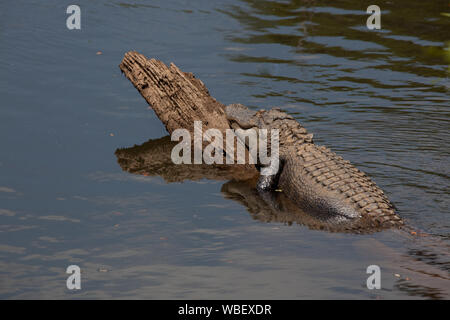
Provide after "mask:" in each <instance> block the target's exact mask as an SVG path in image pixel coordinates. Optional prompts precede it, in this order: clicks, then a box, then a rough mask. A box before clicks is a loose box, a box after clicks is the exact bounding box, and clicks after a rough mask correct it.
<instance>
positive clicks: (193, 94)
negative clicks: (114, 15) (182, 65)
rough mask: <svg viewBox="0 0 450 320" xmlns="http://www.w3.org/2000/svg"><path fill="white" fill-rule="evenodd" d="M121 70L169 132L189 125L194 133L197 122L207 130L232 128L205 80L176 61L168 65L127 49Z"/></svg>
mask: <svg viewBox="0 0 450 320" xmlns="http://www.w3.org/2000/svg"><path fill="white" fill-rule="evenodd" d="M119 67H120V69H121V70H122V72H123V73H124V74H125V76H126V77H127V78H128V79H129V80H130V81H131V83H133V85H134V86H135V87H136V89H137V90H138V91H139V92H140V94H141V95H142V97H144V99H145V100H146V101H147V102H148V104H149V105H150V106H151V107H152V109H153V110H154V111H155V113H156V115H157V116H158V118H159V119H160V120H161V121H162V123H163V124H164V126H165V127H166V129H167V131H168V132H169V133H170V134H171V133H172V132H173V131H174V130H175V129H179V128H185V129H188V130H189V131H190V132H192V133H193V124H194V121H197V120H198V121H202V122H203V131H206V130H207V129H219V130H220V131H222V132H223V133H224V132H225V129H229V125H228V121H227V119H226V116H225V112H224V105H223V104H221V103H220V102H218V101H217V100H216V99H214V98H213V97H211V95H210V94H209V92H208V89H207V88H206V87H205V85H204V84H203V82H202V81H201V80H199V79H196V78H195V76H194V75H193V74H192V73H186V72H183V71H181V70H180V69H179V68H178V67H177V66H176V65H175V64H173V63H171V64H170V66H169V67H167V66H166V65H165V64H164V63H163V62H161V61H159V60H156V59H147V58H146V57H145V56H144V55H142V54H140V53H138V52H133V51H130V52H127V53H126V54H125V56H124V58H123V60H122V63H121V64H120V66H119Z"/></svg>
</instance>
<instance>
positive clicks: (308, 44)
mask: <svg viewBox="0 0 450 320" xmlns="http://www.w3.org/2000/svg"><path fill="white" fill-rule="evenodd" d="M370 4H372V3H370V2H365V1H344V0H341V1H328V2H327V1H259V0H258V1H256V0H254V1H239V0H226V1H220V2H219V1H217V2H214V1H206V0H201V1H195V2H193V1H182V0H177V1H146V2H139V1H106V0H104V1H95V2H93V1H79V5H80V7H81V10H82V29H81V30H79V31H77V30H72V31H71V30H68V29H67V28H66V22H65V20H66V18H67V15H66V13H65V12H66V4H65V3H63V2H61V1H56V0H49V1H2V2H1V4H0V93H1V97H2V103H1V107H0V146H1V149H2V153H1V157H0V221H1V225H0V298H9V299H11V298H63V299H66V298H152V299H161V298H170V299H178V298H179V299H188V298H219V299H220V298H234V299H240V298H253V299H279V298H286V299H297V298H339V299H343V298H351V299H393V298H408V299H409V298H419V299H423V298H441V299H442V298H447V299H448V298H449V297H450V280H449V279H450V276H449V273H448V272H449V269H450V268H449V262H450V259H449V254H448V252H449V251H448V249H447V248H448V245H449V236H450V220H449V212H450V210H449V209H450V197H449V193H450V189H449V176H450V170H449V167H450V165H449V160H448V159H449V155H450V148H449V143H448V142H449V141H450V134H449V130H448V128H449V115H450V111H449V106H450V103H449V94H448V88H449V82H448V73H447V70H448V61H446V59H445V48H446V46H447V44H446V41H449V40H450V38H449V21H450V18H448V17H445V16H444V15H442V14H441V13H443V12H448V11H449V7H448V3H447V2H446V1H418V0H417V1H416V0H413V1H411V0H410V1H395V3H394V2H393V1H378V2H377V4H378V5H379V6H380V7H381V10H382V18H381V19H382V20H381V23H382V28H381V30H373V31H370V30H368V29H367V28H366V26H365V24H366V19H367V17H368V15H367V14H366V13H365V11H366V8H367V6H369V5H370ZM129 50H137V51H139V52H141V53H143V54H145V55H146V56H147V57H155V58H158V59H160V60H162V61H164V62H165V63H169V62H174V63H176V64H177V65H178V66H179V67H180V68H181V69H182V70H184V71H190V72H193V73H194V74H195V75H196V76H197V77H198V78H200V79H202V80H203V82H204V83H205V84H206V85H207V87H208V88H209V89H210V92H211V94H212V95H213V96H214V97H215V98H216V99H218V100H219V101H221V102H223V103H225V104H228V103H233V102H240V103H243V104H246V105H249V106H250V107H252V108H271V107H273V106H278V107H281V108H283V109H284V110H286V111H287V112H289V113H290V114H292V115H294V116H295V117H296V118H297V119H298V120H299V121H300V122H301V123H302V124H303V125H304V126H305V127H306V128H307V129H308V131H310V132H313V133H314V134H315V141H316V142H317V143H319V144H323V145H326V146H328V147H331V148H332V149H333V151H335V152H337V153H339V154H340V155H342V156H343V157H344V158H346V159H348V160H350V161H352V162H353V163H354V164H355V165H357V166H358V167H359V168H360V169H362V170H363V171H365V172H367V173H368V174H369V175H370V176H371V177H373V179H374V180H375V181H376V182H377V184H378V185H379V186H381V187H382V188H383V190H385V192H386V193H387V194H388V196H389V198H390V199H391V200H392V201H393V202H394V203H395V205H396V206H397V207H398V210H399V214H400V215H401V216H402V217H403V218H404V219H405V220H406V221H407V223H408V224H409V225H411V226H414V227H415V228H418V229H420V230H423V231H424V232H426V233H428V234H429V235H430V237H428V238H431V239H432V240H429V239H428V238H427V239H425V238H422V237H414V236H408V235H406V234H404V233H401V232H396V231H392V230H387V231H383V232H378V233H375V234H366V235H355V234H344V233H330V232H325V231H318V230H312V229H310V228H308V227H307V226H302V225H296V224H292V225H289V224H285V223H281V222H277V221H272V222H266V221H265V220H264V219H258V218H257V216H255V215H254V214H251V212H249V208H248V207H247V206H246V205H244V204H243V203H242V202H239V201H236V199H233V198H232V197H231V198H230V197H229V196H227V194H226V192H224V190H225V189H226V188H228V187H230V186H232V185H230V184H228V185H227V187H224V184H226V183H228V182H227V181H219V180H211V179H206V178H205V179H196V180H193V181H192V180H189V179H187V180H184V181H183V182H173V183H167V181H166V180H164V177H160V176H158V175H154V176H145V175H139V174H130V173H128V172H126V171H123V170H122V168H121V166H120V165H119V163H118V159H117V157H116V155H115V151H116V149H118V148H122V147H132V146H133V145H135V144H136V145H141V144H143V143H144V142H146V141H147V140H149V139H157V138H160V137H163V136H165V135H166V134H167V133H166V132H165V130H164V127H163V125H162V124H161V122H160V121H159V120H158V119H157V117H156V116H155V114H154V113H153V111H151V110H148V109H147V107H148V106H147V104H146V102H145V101H144V100H143V99H142V97H141V96H140V95H139V94H138V92H137V91H136V89H135V88H134V87H133V86H132V85H131V83H129V81H128V80H127V79H125V78H124V77H123V76H122V75H121V73H120V70H119V68H118V64H119V63H120V61H121V59H122V57H123V55H124V53H125V52H127V51H129ZM99 51H100V52H101V53H102V54H97V52H99ZM250 211H251V210H250ZM71 264H77V265H79V266H80V267H81V269H82V290H80V291H76V292H71V291H69V290H67V289H66V284H65V281H66V277H67V274H66V273H65V269H66V267H67V266H68V265H71ZM371 264H376V265H379V266H380V267H381V270H382V289H381V290H376V291H370V290H368V289H367V288H366V278H367V276H368V275H367V274H366V268H367V266H368V265H371Z"/></svg>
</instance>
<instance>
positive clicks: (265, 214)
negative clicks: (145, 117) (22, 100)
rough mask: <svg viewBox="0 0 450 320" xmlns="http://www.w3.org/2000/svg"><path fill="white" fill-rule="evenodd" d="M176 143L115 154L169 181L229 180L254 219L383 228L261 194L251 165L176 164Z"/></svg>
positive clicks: (124, 164)
mask: <svg viewBox="0 0 450 320" xmlns="http://www.w3.org/2000/svg"><path fill="white" fill-rule="evenodd" d="M176 143H177V142H173V141H171V140H170V137H169V136H166V137H163V138H160V139H155V140H149V141H147V142H145V143H144V144H142V145H139V146H134V147H131V148H123V149H117V150H116V152H115V154H116V156H117V159H118V163H119V165H120V166H121V168H122V169H123V170H124V171H127V172H130V173H133V174H141V175H145V176H161V177H162V178H163V179H164V180H165V181H166V182H168V183H171V182H181V181H184V180H193V181H195V180H201V179H210V180H223V181H227V182H226V183H225V184H224V185H223V186H222V189H221V191H222V193H223V195H224V197H225V198H227V199H232V200H234V201H237V202H239V203H241V204H242V205H244V206H245V207H246V208H247V211H248V212H249V213H250V214H251V215H252V217H253V218H254V219H256V220H259V221H262V222H278V223H285V224H288V225H292V224H294V223H296V224H299V225H304V226H307V227H308V228H310V229H314V230H324V231H329V232H345V233H372V232H376V231H380V230H381V228H380V226H378V225H373V224H372V222H371V221H370V220H369V219H367V220H366V219H356V220H349V219H344V218H343V217H341V216H339V217H337V216H330V215H326V214H324V213H322V212H314V211H311V210H308V209H305V208H301V207H298V206H297V205H296V204H294V203H293V202H291V201H290V200H289V199H288V198H287V197H286V196H284V194H283V193H282V192H273V193H270V194H261V193H259V192H258V191H257V190H256V188H255V186H256V181H257V178H258V172H257V171H256V170H249V168H248V167H243V166H239V165H206V164H197V165H194V164H192V165H191V164H178V165H177V164H174V163H173V162H172V160H171V158H170V154H171V151H172V148H173V147H174V146H175V144H176Z"/></svg>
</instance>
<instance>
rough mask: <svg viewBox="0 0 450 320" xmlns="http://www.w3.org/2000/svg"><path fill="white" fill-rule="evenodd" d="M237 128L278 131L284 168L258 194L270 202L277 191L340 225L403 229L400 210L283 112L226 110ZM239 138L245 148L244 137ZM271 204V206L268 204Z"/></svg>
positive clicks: (264, 180) (263, 181) (264, 177)
mask: <svg viewBox="0 0 450 320" xmlns="http://www.w3.org/2000/svg"><path fill="white" fill-rule="evenodd" d="M225 113H226V117H227V120H228V121H229V124H230V127H232V128H233V129H235V130H236V129H242V130H248V129H255V130H256V132H258V131H259V129H267V130H268V131H269V130H271V129H278V131H279V163H280V165H279V166H278V168H279V169H278V171H277V172H276V173H274V174H270V175H268V174H262V173H263V170H264V169H265V168H267V167H270V164H269V165H261V166H260V170H261V174H260V176H259V180H258V184H257V189H258V191H259V192H260V193H261V194H262V195H263V198H265V199H268V198H270V195H269V196H267V194H270V193H272V194H273V191H274V190H278V191H281V192H283V193H284V194H285V195H286V196H287V197H288V198H289V199H290V200H291V201H293V202H294V203H296V204H297V205H298V206H299V207H302V208H304V209H306V210H308V211H311V212H318V213H321V214H325V215H326V216H331V217H335V220H336V221H355V220H361V219H362V220H366V221H369V222H370V223H371V224H372V225H373V226H374V227H381V228H395V227H397V228H400V227H402V226H403V225H404V222H403V220H402V219H401V218H400V216H398V215H397V213H396V209H395V206H394V205H393V204H392V203H391V202H390V201H389V199H388V198H387V196H386V195H385V193H384V192H383V191H382V190H381V189H380V188H379V187H378V186H377V185H376V184H375V182H373V181H372V180H371V179H370V178H369V176H367V175H366V174H365V173H364V172H362V171H360V170H359V169H357V168H356V167H355V166H353V165H352V164H351V163H350V162H349V161H347V160H344V159H343V158H342V157H341V156H339V155H337V154H336V153H334V152H332V151H331V150H330V149H328V148H327V147H325V146H319V145H316V144H315V143H314V141H313V135H312V134H311V133H308V132H307V130H306V129H305V128H304V127H303V126H302V125H301V124H300V123H299V122H298V121H297V120H295V119H294V118H293V117H292V116H291V115H289V114H287V113H285V112H283V111H281V109H279V108H274V109H271V110H268V111H266V110H259V111H254V110H251V109H249V108H247V107H246V106H244V105H242V104H231V105H228V106H226V107H225ZM237 136H238V138H239V139H240V140H241V141H242V142H243V143H246V140H245V136H242V135H241V136H239V135H237ZM269 202H270V201H269Z"/></svg>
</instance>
